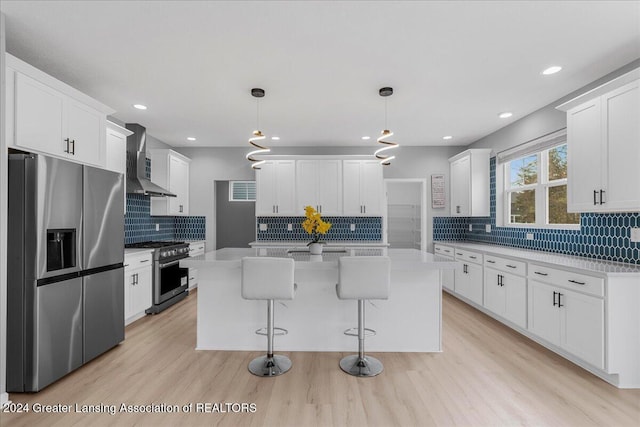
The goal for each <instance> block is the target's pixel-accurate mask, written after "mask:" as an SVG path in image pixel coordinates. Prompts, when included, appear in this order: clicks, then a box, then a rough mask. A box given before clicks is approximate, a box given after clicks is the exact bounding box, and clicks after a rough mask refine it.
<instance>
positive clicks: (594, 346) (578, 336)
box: [560, 290, 604, 369]
mask: <svg viewBox="0 0 640 427" xmlns="http://www.w3.org/2000/svg"><path fill="white" fill-rule="evenodd" d="M560 292H561V296H560V304H561V305H562V307H561V310H562V318H561V328H562V330H561V333H562V347H564V348H565V349H566V350H567V351H569V352H571V353H573V354H575V355H576V356H578V357H580V358H581V359H583V360H585V361H587V362H589V363H591V364H592V365H594V366H596V367H598V368H600V369H604V300H602V299H600V298H595V297H591V296H588V295H583V294H580V293H577V292H572V291H566V290H561V291H560Z"/></svg>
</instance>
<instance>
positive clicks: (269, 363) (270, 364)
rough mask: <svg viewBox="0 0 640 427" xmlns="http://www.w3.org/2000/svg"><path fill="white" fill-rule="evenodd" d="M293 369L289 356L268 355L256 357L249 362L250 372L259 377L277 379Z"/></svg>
mask: <svg viewBox="0 0 640 427" xmlns="http://www.w3.org/2000/svg"><path fill="white" fill-rule="evenodd" d="M289 369H291V360H290V359H289V358H288V357H287V356H281V355H277V354H276V355H273V357H268V356H267V355H264V356H260V357H256V358H255V359H253V360H252V361H251V362H249V372H251V373H252V374H253V375H257V376H259V377H277V376H278V375H282V374H284V373H285V372H287V371H288V370H289Z"/></svg>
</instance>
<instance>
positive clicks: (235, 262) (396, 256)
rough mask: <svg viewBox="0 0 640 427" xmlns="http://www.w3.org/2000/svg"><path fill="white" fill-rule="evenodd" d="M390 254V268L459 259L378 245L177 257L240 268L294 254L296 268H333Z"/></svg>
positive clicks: (448, 265) (193, 263)
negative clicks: (252, 259) (247, 261)
mask: <svg viewBox="0 0 640 427" xmlns="http://www.w3.org/2000/svg"><path fill="white" fill-rule="evenodd" d="M381 255H386V256H389V258H391V268H392V269H410V268H430V269H456V268H458V265H457V264H458V263H456V262H452V261H450V260H448V259H446V258H443V257H440V256H437V255H433V254H430V253H428V252H422V251H419V250H417V249H387V248H384V247H380V248H372V247H365V248H342V249H341V248H339V247H330V248H325V250H324V251H323V253H322V255H311V254H310V253H309V252H308V249H307V248H306V247H293V248H292V247H289V248H286V247H275V248H224V249H219V250H216V251H210V252H207V253H205V254H204V255H200V256H197V257H193V258H186V259H183V260H180V266H181V267H191V268H206V267H214V266H215V267H226V268H239V267H240V261H241V260H242V258H243V257H247V256H264V257H279V258H293V259H294V260H295V262H296V269H334V268H337V265H338V259H339V258H340V257H342V256H381Z"/></svg>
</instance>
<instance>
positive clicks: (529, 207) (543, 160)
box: [503, 143, 580, 228]
mask: <svg viewBox="0 0 640 427" xmlns="http://www.w3.org/2000/svg"><path fill="white" fill-rule="evenodd" d="M503 172H504V176H503V182H504V195H503V204H504V209H505V212H504V223H505V225H507V226H534V227H550V228H554V227H555V228H575V225H576V224H579V223H580V215H579V214H577V213H569V212H567V144H566V143H564V144H560V145H556V146H553V147H550V148H548V149H545V150H542V151H540V152H538V153H533V154H527V155H524V156H522V157H518V158H515V159H512V160H510V161H508V162H505V163H504V171H503Z"/></svg>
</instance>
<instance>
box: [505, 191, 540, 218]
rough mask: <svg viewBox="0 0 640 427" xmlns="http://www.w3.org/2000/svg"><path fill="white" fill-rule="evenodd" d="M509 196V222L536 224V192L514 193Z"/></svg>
mask: <svg viewBox="0 0 640 427" xmlns="http://www.w3.org/2000/svg"><path fill="white" fill-rule="evenodd" d="M509 195H510V197H509V199H510V205H509V222H511V223H512V224H535V222H536V191H535V190H524V191H513V192H511V193H509Z"/></svg>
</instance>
